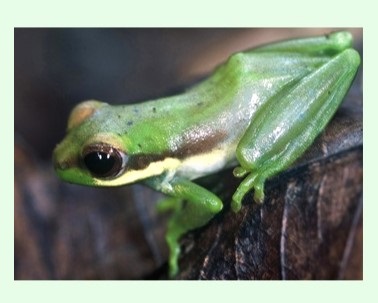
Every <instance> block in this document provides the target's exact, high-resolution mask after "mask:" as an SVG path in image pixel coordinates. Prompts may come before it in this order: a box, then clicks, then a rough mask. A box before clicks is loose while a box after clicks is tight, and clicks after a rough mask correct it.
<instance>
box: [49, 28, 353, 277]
mask: <svg viewBox="0 0 378 303" xmlns="http://www.w3.org/2000/svg"><path fill="white" fill-rule="evenodd" d="M351 46H352V36H351V34H350V33H348V32H337V33H332V34H330V35H327V36H320V37H312V38H303V39H297V40H289V41H283V42H278V43H275V44H270V45H266V46H263V47H260V48H256V49H252V50H249V51H246V52H243V53H238V54H234V55H233V56H231V57H230V58H229V59H228V61H227V62H226V63H224V64H223V65H221V66H220V67H218V68H217V69H216V70H215V71H214V73H213V74H212V75H211V76H210V77H209V78H208V79H206V80H204V81H203V82H201V83H200V84H198V85H196V86H195V87H193V88H192V89H190V90H188V91H187V92H185V93H183V94H181V95H177V96H173V97H167V98H162V99H159V100H153V101H148V102H144V103H139V104H134V105H119V106H110V105H108V104H106V103H101V102H98V101H90V102H86V103H82V104H80V105H78V107H77V108H76V109H75V110H74V111H73V112H72V113H71V116H70V120H69V127H68V131H67V135H66V137H65V138H64V140H63V141H62V142H61V143H60V144H59V145H58V146H57V147H56V149H55V150H54V155H53V159H54V160H53V161H54V166H55V169H56V172H57V174H58V175H59V176H60V177H61V178H62V179H63V180H65V181H68V182H71V183H78V184H82V185H88V186H118V185H124V184H128V183H134V182H143V183H145V184H147V185H148V186H150V187H152V188H154V189H155V190H158V191H160V192H163V193H164V194H166V195H168V196H170V197H171V198H168V199H166V200H165V201H164V202H162V203H161V204H160V206H159V208H160V210H171V211H173V215H172V217H171V219H170V221H169V222H168V228H167V234H166V240H167V243H168V246H169V250H170V257H169V269H170V276H172V277H173V276H174V275H176V274H177V273H178V270H179V268H178V258H179V255H180V245H179V239H180V237H181V236H182V235H183V234H185V233H186V232H188V231H189V230H192V229H195V228H198V227H200V226H203V225H205V224H206V223H207V222H209V220H210V219H211V218H213V217H214V215H216V214H217V213H219V212H220V211H221V209H222V207H223V203H222V201H221V200H220V199H219V198H218V197H217V196H216V195H215V194H213V193H212V192H210V191H208V190H207V189H205V188H203V187H201V186H199V185H197V184H196V183H194V182H193V181H192V180H193V179H196V178H198V177H201V176H206V175H208V174H211V173H216V172H217V171H219V170H221V169H224V168H227V167H231V166H236V168H235V169H234V175H235V176H236V177H239V178H244V179H243V181H242V182H241V184H240V185H239V187H238V188H237V190H236V192H235V193H234V195H233V199H232V203H231V207H232V210H233V211H235V212H237V211H239V210H240V208H241V205H242V200H243V197H244V196H245V195H246V193H248V192H249V191H251V190H254V200H255V201H256V202H262V201H263V200H264V183H265V181H266V179H268V178H270V177H272V176H274V175H276V174H277V173H279V172H281V171H283V170H284V169H286V168H287V167H289V166H290V165H291V164H292V163H293V162H294V161H295V160H296V159H297V158H298V157H299V156H301V155H302V154H303V152H304V151H305V150H306V149H307V148H308V147H309V146H310V145H311V144H312V142H313V141H314V139H315V138H316V137H317V135H318V134H319V133H320V132H321V131H322V130H323V129H324V127H325V126H326V124H327V123H328V122H329V120H330V119H331V118H332V116H333V114H334V113H335V111H336V110H337V108H338V107H339V105H340V104H341V102H342V99H343V97H344V96H345V94H346V93H347V91H348V89H349V87H350V85H351V83H352V81H353V79H354V77H355V74H356V71H357V69H358V66H359V64H360V57H359V55H358V53H357V52H356V51H355V50H353V49H352V48H351ZM82 107H86V108H87V109H88V108H89V109H90V110H89V112H90V113H89V114H87V115H83V117H81V116H80V115H79V114H78V113H80V114H81V113H82V112H83V109H82ZM93 143H96V144H103V143H106V144H107V145H111V146H113V147H114V148H115V149H117V150H121V151H122V152H123V153H124V154H126V155H127V157H128V159H133V163H134V164H133V167H132V168H131V167H129V166H128V164H129V163H131V160H130V162H127V161H126V163H125V168H124V170H123V171H122V172H121V173H120V174H118V175H116V176H113V177H107V178H99V177H95V176H94V175H93V174H92V173H91V172H90V171H89V170H88V168H87V167H86V166H85V164H84V163H83V161H82V157H83V156H82V153H83V148H84V147H85V146H88V145H90V144H93ZM193 156H197V157H195V158H193V159H194V160H193V159H192V161H191V164H190V165H189V166H188V165H186V166H185V165H184V163H185V161H186V160H187V159H189V158H190V157H193ZM206 157H207V158H206ZM166 158H169V159H174V161H175V162H174V163H175V164H174V165H173V164H172V165H171V164H169V165H168V164H164V163H163V162H162V161H163V160H164V159H166ZM202 158H206V159H215V160H214V163H212V161H210V162H211V163H210V162H209V161H208V160H206V161H204V162H200V160H201V159H202ZM142 160H143V161H142ZM196 161H197V162H198V165H196ZM142 162H143V163H142ZM207 162H209V164H208V165H207V164H206V163H207ZM135 163H137V164H135ZM138 163H139V164H138ZM151 163H156V166H157V167H159V168H161V169H157V170H156V169H151V170H149V171H147V170H145V168H146V167H147V166H148V165H149V164H151ZM138 165H139V166H138ZM130 166H131V164H130ZM136 171H140V172H142V173H141V174H140V175H138V176H137V177H135V178H134V179H132V180H131V181H128V179H122V177H123V176H127V175H128V174H129V175H131V174H132V173H134V172H136ZM117 180H118V181H117ZM123 180H125V181H123ZM184 200H185V201H187V202H188V203H186V204H183V203H181V202H182V201H184Z"/></svg>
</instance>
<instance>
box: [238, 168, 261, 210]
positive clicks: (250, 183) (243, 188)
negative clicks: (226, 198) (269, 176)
mask: <svg viewBox="0 0 378 303" xmlns="http://www.w3.org/2000/svg"><path fill="white" fill-rule="evenodd" d="M248 173H249V174H248ZM246 174H248V175H247V177H245V179H244V180H243V181H242V182H241V183H240V185H239V187H238V188H237V189H236V191H235V193H234V195H233V196H232V202H231V208H232V210H233V211H234V212H238V211H239V210H240V209H241V204H242V201H243V198H244V196H245V195H246V194H247V193H248V192H249V191H251V190H252V189H254V190H255V192H254V196H253V198H254V200H255V202H257V203H263V202H264V183H265V179H266V178H265V177H264V176H261V175H259V174H257V173H250V172H249V171H247V170H246V169H244V168H242V167H236V168H235V170H234V176H235V177H239V178H241V177H244V176H245V175H246Z"/></svg>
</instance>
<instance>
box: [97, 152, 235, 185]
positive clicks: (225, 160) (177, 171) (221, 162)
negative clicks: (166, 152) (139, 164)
mask: <svg viewBox="0 0 378 303" xmlns="http://www.w3.org/2000/svg"><path fill="white" fill-rule="evenodd" d="M230 151H232V149H230V150H228V151H227V150H219V149H216V150H213V151H211V152H209V153H206V154H201V155H195V156H191V157H188V158H186V159H184V160H179V159H175V158H166V159H164V160H162V161H157V162H152V163H150V164H149V165H148V166H147V167H146V168H144V169H142V170H131V171H126V172H125V173H124V174H123V175H121V176H119V177H118V178H116V179H113V180H100V179H96V185H98V186H120V185H125V184H130V183H134V182H136V181H139V180H143V179H146V178H149V177H153V176H158V175H161V174H162V173H164V172H169V171H170V172H172V173H171V174H169V178H168V179H169V180H170V179H171V178H173V177H174V176H175V175H178V176H181V177H184V178H187V179H190V180H192V179H196V178H199V177H203V176H206V175H208V174H211V173H215V172H217V171H220V170H222V169H223V168H225V167H227V166H229V165H230V163H233V162H234V156H231V155H234V154H235V152H234V151H233V152H231V153H230ZM169 180H167V182H169Z"/></svg>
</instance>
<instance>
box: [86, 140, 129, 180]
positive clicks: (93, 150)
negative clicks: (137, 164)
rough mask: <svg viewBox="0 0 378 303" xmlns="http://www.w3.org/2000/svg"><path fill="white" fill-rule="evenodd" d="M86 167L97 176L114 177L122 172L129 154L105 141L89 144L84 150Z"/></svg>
mask: <svg viewBox="0 0 378 303" xmlns="http://www.w3.org/2000/svg"><path fill="white" fill-rule="evenodd" d="M82 159H83V163H84V165H85V167H86V168H87V169H88V170H89V171H90V173H91V174H92V175H93V176H94V177H97V178H113V177H117V176H119V175H120V174H122V173H123V172H124V170H125V166H126V163H127V159H128V157H127V155H126V154H125V153H124V152H122V151H120V150H118V149H116V148H114V147H112V146H110V145H107V144H104V143H97V144H92V145H88V146H86V147H85V148H84V150H83V152H82Z"/></svg>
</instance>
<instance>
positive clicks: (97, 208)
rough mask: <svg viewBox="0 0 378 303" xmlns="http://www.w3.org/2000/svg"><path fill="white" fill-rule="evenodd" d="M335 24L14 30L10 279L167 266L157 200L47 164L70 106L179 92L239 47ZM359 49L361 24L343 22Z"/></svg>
mask: <svg viewBox="0 0 378 303" xmlns="http://www.w3.org/2000/svg"><path fill="white" fill-rule="evenodd" d="M334 30H339V29H335V28H320V29H319V28H305V29H300V28H286V29H284V28H280V29H275V28H269V29H252V28H251V29H246V28H233V29H222V28H216V29H213V28H207V29H189V28H185V29H174V28H172V29H171V28H165V29H149V28H131V29H123V28H122V29H121V28H119V29H118V28H106V29H104V28H80V29H75V28H51V29H44V28H36V29H32V28H16V29H15V31H14V43H15V48H14V49H15V54H14V55H15V57H14V58H15V61H14V64H15V65H14V68H15V69H14V72H15V73H14V77H15V79H14V81H15V87H14V89H15V91H14V93H15V100H14V113H15V279H143V278H148V277H150V276H151V275H152V273H153V272H154V271H156V270H157V269H159V268H162V266H164V263H165V261H166V257H167V251H166V246H165V243H164V226H165V225H164V223H165V220H166V217H165V216H161V215H160V216H158V215H156V212H155V211H154V205H155V203H156V201H157V200H158V199H159V198H161V195H160V194H157V193H155V192H153V191H151V190H149V189H147V188H145V187H143V186H140V185H133V186H127V187H123V188H112V189H94V188H85V187H80V186H76V185H70V184H65V183H63V182H61V181H60V180H58V179H57V177H56V176H55V174H54V173H53V170H52V166H51V153H52V150H53V149H54V147H55V145H56V144H57V143H58V142H59V141H60V140H61V139H62V138H63V137H64V134H65V127H66V122H67V118H68V115H69V113H70V110H71V109H72V108H73V107H74V106H75V105H76V104H77V103H79V102H81V101H83V100H86V99H98V100H101V101H105V102H108V103H113V104H119V103H132V102H141V101H145V100H148V99H154V98H159V97H163V96H167V95H171V94H175V93H178V92H181V91H182V90H184V89H185V88H187V87H189V86H190V85H192V84H193V83H195V82H197V81H198V80H199V79H202V78H203V77H205V76H206V75H208V74H209V73H210V72H211V71H212V70H213V69H214V67H215V66H217V65H218V64H220V63H222V62H223V61H225V60H226V59H227V57H228V56H229V55H230V54H232V53H234V52H237V51H241V50H244V49H248V48H251V47H254V46H257V45H261V44H263V43H269V42H272V41H277V40H281V39H287V38H296V37H303V36H310V35H321V34H326V33H329V32H331V31H334ZM348 30H349V31H351V32H352V34H353V35H354V38H355V44H356V47H357V48H358V49H359V50H362V29H348Z"/></svg>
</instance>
